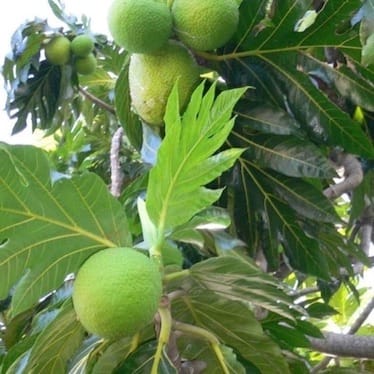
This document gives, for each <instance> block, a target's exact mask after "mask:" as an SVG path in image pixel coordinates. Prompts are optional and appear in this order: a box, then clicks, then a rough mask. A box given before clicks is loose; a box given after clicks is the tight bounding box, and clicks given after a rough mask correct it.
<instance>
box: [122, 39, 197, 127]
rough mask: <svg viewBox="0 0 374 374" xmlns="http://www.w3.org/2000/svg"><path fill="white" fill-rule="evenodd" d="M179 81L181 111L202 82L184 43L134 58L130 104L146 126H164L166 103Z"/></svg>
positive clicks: (170, 43) (171, 44)
mask: <svg viewBox="0 0 374 374" xmlns="http://www.w3.org/2000/svg"><path fill="white" fill-rule="evenodd" d="M176 81H178V93H179V100H180V107H181V109H183V108H184V107H185V106H186V104H187V103H188V101H189V98H190V96H191V93H192V91H193V90H194V89H195V88H196V86H197V85H198V83H199V81H200V67H199V66H198V65H197V63H196V61H195V59H194V58H193V56H192V55H191V54H190V52H189V50H188V49H187V48H186V47H185V46H183V45H182V44H181V43H179V42H176V41H169V43H168V44H167V45H166V46H165V47H164V48H162V49H161V50H159V51H158V52H157V53H154V54H152V55H147V54H133V55H132V56H131V58H130V65H129V87H130V96H131V104H132V106H133V108H134V109H135V111H136V112H137V113H138V115H139V116H140V117H141V118H142V119H143V120H144V121H145V122H146V123H148V124H150V125H155V126H162V125H163V118H164V114H165V109H166V104H167V100H168V97H169V95H170V92H171V90H172V88H173V86H174V84H175V82H176Z"/></svg>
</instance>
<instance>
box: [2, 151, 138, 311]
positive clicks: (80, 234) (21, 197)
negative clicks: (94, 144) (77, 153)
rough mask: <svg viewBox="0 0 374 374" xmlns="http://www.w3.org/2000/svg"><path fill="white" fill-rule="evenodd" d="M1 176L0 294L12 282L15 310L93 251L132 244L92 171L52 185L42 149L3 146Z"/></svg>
mask: <svg viewBox="0 0 374 374" xmlns="http://www.w3.org/2000/svg"><path fill="white" fill-rule="evenodd" d="M0 178H1V179H0V181H1V183H0V214H1V216H0V217H1V218H0V222H1V230H0V236H1V242H2V243H3V244H2V246H1V249H0V295H1V296H0V298H3V297H4V296H6V295H7V294H8V292H9V289H10V288H11V287H12V286H14V285H15V284H16V289H15V293H14V296H13V300H12V312H13V314H18V313H20V312H22V311H23V310H26V309H27V308H29V307H30V306H32V305H33V304H34V303H36V302H37V301H38V299H39V298H41V297H42V296H44V295H45V294H46V293H48V292H50V291H52V290H54V289H56V288H58V287H59V286H60V285H61V284H62V282H63V280H64V278H65V277H66V276H67V275H68V274H70V273H73V272H75V271H76V270H77V269H78V267H79V266H80V265H81V264H82V262H83V261H84V260H85V259H86V258H87V257H88V256H90V255H91V254H93V253H94V252H96V251H98V250H100V249H103V248H105V247H115V246H121V245H122V246H126V245H131V235H130V233H129V231H128V229H127V221H126V217H125V215H124V213H123V211H122V208H121V205H120V204H119V203H118V202H117V201H116V200H115V199H114V198H113V197H112V196H111V195H110V194H109V192H108V190H107V187H106V185H105V184H104V183H103V181H102V180H101V179H100V178H99V177H97V176H96V175H94V174H90V173H88V174H85V175H82V176H80V177H74V178H71V179H60V180H58V181H57V182H56V183H55V184H53V185H52V183H51V180H50V168H49V165H48V161H47V158H46V156H45V154H44V152H43V151H41V150H39V149H37V148H34V147H31V146H15V147H11V146H6V145H4V144H3V145H1V147H0ZM25 232H27V233H28V235H24V233H25Z"/></svg>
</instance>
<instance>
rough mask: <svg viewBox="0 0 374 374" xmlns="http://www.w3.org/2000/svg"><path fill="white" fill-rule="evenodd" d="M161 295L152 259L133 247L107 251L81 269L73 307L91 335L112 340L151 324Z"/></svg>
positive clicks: (100, 252) (158, 275)
mask: <svg viewBox="0 0 374 374" xmlns="http://www.w3.org/2000/svg"><path fill="white" fill-rule="evenodd" d="M161 295H162V280H161V274H160V272H159V269H158V267H157V265H156V264H155V263H154V262H153V261H152V260H150V259H149V258H148V257H147V256H146V255H144V254H142V253H140V252H138V251H136V250H134V249H132V248H108V249H104V250H102V251H99V252H97V253H95V254H94V255H92V256H91V257H89V258H88V259H87V260H86V261H85V262H84V263H83V265H82V266H81V268H80V269H79V271H78V274H77V276H76V279H75V281H74V287H73V305H74V309H75V311H76V314H77V317H78V319H79V320H80V322H81V323H82V325H83V327H85V329H86V330H87V331H88V332H90V333H92V334H95V335H98V336H100V337H102V338H106V339H111V340H112V339H118V338H121V337H124V336H131V335H133V334H135V333H136V332H138V331H139V330H140V329H141V328H143V327H145V326H146V325H147V324H148V323H150V322H152V319H153V317H154V315H155V313H156V311H157V308H158V305H159V302H160V299H161Z"/></svg>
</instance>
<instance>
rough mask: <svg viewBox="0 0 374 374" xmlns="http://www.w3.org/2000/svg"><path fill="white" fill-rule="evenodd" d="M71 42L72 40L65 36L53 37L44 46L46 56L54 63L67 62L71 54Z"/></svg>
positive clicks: (63, 63) (61, 63)
mask: <svg viewBox="0 0 374 374" xmlns="http://www.w3.org/2000/svg"><path fill="white" fill-rule="evenodd" d="M70 44H71V43H70V40H69V39H68V38H66V37H65V36H57V37H55V38H53V39H52V40H51V41H50V42H49V43H48V44H46V46H45V47H44V52H45V57H46V58H47V60H48V61H49V62H50V63H51V64H53V65H65V64H67V63H68V62H69V59H70V55H71V50H70Z"/></svg>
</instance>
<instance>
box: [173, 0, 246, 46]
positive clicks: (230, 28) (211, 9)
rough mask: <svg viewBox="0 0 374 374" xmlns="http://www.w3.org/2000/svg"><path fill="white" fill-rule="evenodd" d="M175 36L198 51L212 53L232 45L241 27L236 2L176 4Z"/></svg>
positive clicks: (211, 0) (188, 1) (187, 0)
mask: <svg viewBox="0 0 374 374" xmlns="http://www.w3.org/2000/svg"><path fill="white" fill-rule="evenodd" d="M172 15H173V18H174V25H175V32H176V34H177V36H178V38H179V40H181V41H182V42H184V43H185V44H186V45H188V46H189V47H190V48H192V49H194V50H197V51H209V50H212V49H216V48H219V47H221V46H223V45H224V44H225V43H226V42H228V41H229V40H230V39H231V37H232V36H233V34H234V32H235V31H236V29H237V27H238V22H239V9H238V2H237V1H236V0H205V1H202V0H174V2H173V6H172Z"/></svg>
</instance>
